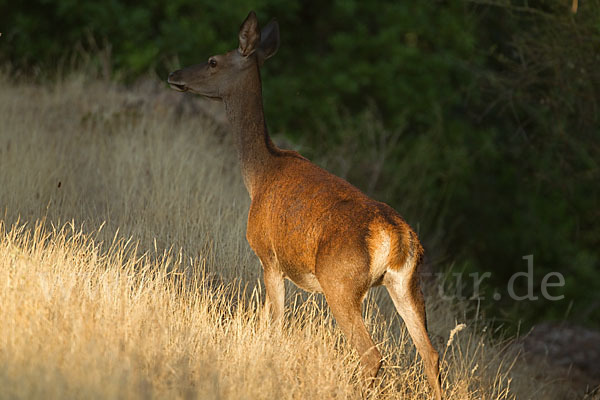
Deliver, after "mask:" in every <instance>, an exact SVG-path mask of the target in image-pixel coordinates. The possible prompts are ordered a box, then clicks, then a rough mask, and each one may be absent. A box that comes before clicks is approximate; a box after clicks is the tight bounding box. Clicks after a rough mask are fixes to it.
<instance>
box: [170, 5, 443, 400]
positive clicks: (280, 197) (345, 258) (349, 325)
mask: <svg viewBox="0 0 600 400" xmlns="http://www.w3.org/2000/svg"><path fill="white" fill-rule="evenodd" d="M238 38H239V47H238V48H237V49H235V50H232V51H230V52H228V53H225V54H221V55H215V56H212V57H210V58H209V59H208V62H206V63H205V64H199V65H194V66H191V67H188V68H185V69H181V70H178V71H175V72H173V73H171V74H170V75H169V78H168V83H169V84H170V86H171V87H172V88H173V89H176V90H178V91H182V92H185V91H189V92H192V93H196V94H199V95H202V96H205V97H209V98H215V99H220V100H222V101H223V103H224V105H225V110H226V113H227V118H228V120H229V122H230V123H231V127H232V129H233V131H234V135H235V145H236V148H237V153H238V157H239V161H240V165H241V169H242V176H243V179H244V184H245V186H246V188H247V189H248V193H249V195H250V198H251V205H250V210H249V213H248V227H247V232H246V238H247V240H248V243H249V244H250V246H251V247H252V249H253V250H254V252H255V253H256V255H257V256H258V258H259V259H260V261H261V264H262V267H263V270H264V283H265V288H266V301H265V308H266V310H267V311H268V312H269V313H270V314H271V315H272V317H273V319H275V320H278V319H279V318H281V317H282V314H283V309H284V290H285V289H284V278H287V279H290V280H292V281H293V282H294V283H295V284H296V285H298V286H299V287H301V288H303V289H305V290H308V291H316V292H322V293H323V294H324V295H325V299H326V300H327V303H328V305H329V307H330V308H331V311H332V313H333V316H334V317H335V319H336V321H337V324H338V325H339V327H340V328H341V329H342V331H343V332H344V334H345V335H346V337H347V338H348V340H349V341H350V343H351V344H352V345H353V346H354V348H355V349H356V350H357V351H358V353H359V355H360V361H361V366H362V373H363V375H364V377H365V378H366V379H367V380H370V381H371V382H372V379H373V378H375V376H376V375H377V372H378V371H379V368H380V366H381V353H380V352H379V350H378V349H377V347H376V346H375V343H373V340H372V339H371V336H370V335H369V333H368V332H367V329H366V327H365V324H364V321H363V318H362V302H363V299H364V298H365V295H366V293H367V291H368V290H369V288H371V287H372V286H376V285H381V284H383V285H385V286H386V288H387V290H388V292H389V294H390V296H391V298H392V300H393V302H394V305H395V306H396V309H397V310H398V313H400V315H401V316H402V319H403V320H404V322H405V324H406V327H407V328H408V332H409V333H410V335H411V337H412V339H413V342H414V344H415V346H416V347H417V350H418V352H419V354H420V355H421V357H422V358H423V361H424V365H425V372H426V375H427V378H428V381H429V383H430V385H431V387H432V389H433V393H434V396H435V398H436V399H441V398H442V389H441V382H440V376H439V361H438V360H439V355H438V353H437V351H436V350H435V349H434V348H433V346H432V344H431V342H430V340H429V336H428V334H427V327H426V316H425V303H424V300H423V294H422V293H421V288H420V280H419V275H418V272H417V268H418V266H419V264H420V261H421V258H422V255H423V248H422V247H421V244H420V242H419V239H418V238H417V235H416V234H415V232H414V231H413V230H412V229H411V228H410V226H408V224H407V223H406V222H405V221H404V220H403V219H402V217H400V215H399V214H398V213H397V212H396V211H394V210H393V209H392V208H391V207H390V206H388V205H387V204H384V203H380V202H378V201H375V200H372V199H370V198H369V197H368V196H367V195H365V194H364V193H362V192H361V191H360V190H358V189H357V188H355V187H354V186H352V185H351V184H349V183H348V182H346V181H345V180H343V179H341V178H339V177H337V176H335V175H332V174H330V173H329V172H327V171H325V170H324V169H322V168H320V167H318V166H316V165H315V164H313V163H311V162H310V161H308V160H307V159H306V158H304V157H302V156H301V155H300V154H298V153H297V152H295V151H290V150H282V149H279V148H278V147H277V146H276V145H275V144H274V143H273V142H272V141H271V139H270V137H269V134H268V132H267V129H266V125H265V117H264V112H263V102H262V84H261V79H260V71H259V69H260V66H261V65H262V64H263V63H264V62H265V60H267V59H268V58H269V57H271V56H273V55H274V54H275V52H276V51H277V49H278V48H279V25H278V24H277V22H276V21H272V22H270V23H269V24H268V25H266V26H265V27H264V28H263V29H262V31H260V30H259V27H258V20H257V18H256V15H255V13H254V12H250V14H249V15H248V17H247V18H246V20H245V21H244V22H243V23H242V26H241V28H240V31H239V36H238Z"/></svg>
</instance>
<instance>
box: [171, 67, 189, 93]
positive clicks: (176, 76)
mask: <svg viewBox="0 0 600 400" xmlns="http://www.w3.org/2000/svg"><path fill="white" fill-rule="evenodd" d="M167 83H168V84H169V85H170V86H171V88H172V89H175V90H177V91H180V92H185V91H186V90H187V87H186V86H185V82H182V80H181V70H179V71H175V72H171V73H170V74H169V77H168V78H167Z"/></svg>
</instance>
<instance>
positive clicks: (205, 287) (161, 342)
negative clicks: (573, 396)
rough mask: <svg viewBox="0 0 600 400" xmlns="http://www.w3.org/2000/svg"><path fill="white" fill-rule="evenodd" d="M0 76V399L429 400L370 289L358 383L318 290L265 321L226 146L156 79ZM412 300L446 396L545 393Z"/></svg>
mask: <svg viewBox="0 0 600 400" xmlns="http://www.w3.org/2000/svg"><path fill="white" fill-rule="evenodd" d="M0 84H1V85H2V87H3V90H2V91H1V92H0V120H2V127H0V129H1V130H0V207H1V209H2V212H1V213H0V398H7V399H22V398H44V399H46V398H85V399H90V398H186V399H187V398H200V399H212V398H215V399H216V398H227V399H230V398H244V399H246V398H249V399H254V398H257V399H271V398H273V399H280V398H300V399H309V398H310V399H312V398H315V399H321V398H323V399H325V398H334V397H335V398H364V397H365V396H367V395H368V396H369V397H370V398H382V399H395V398H398V399H425V398H427V395H428V387H427V383H426V381H425V379H424V376H423V374H422V365H421V362H420V359H419V358H418V357H416V356H415V351H414V347H413V346H412V343H411V341H410V339H409V338H408V336H407V334H406V332H405V330H404V328H403V325H402V322H401V321H400V320H399V318H398V317H397V316H396V313H395V311H394V309H393V306H392V304H391V301H390V300H389V298H388V297H387V294H386V293H385V292H384V291H382V290H381V289H377V290H374V291H373V294H372V295H371V296H369V298H368V300H367V303H366V304H367V307H366V309H367V310H366V315H367V320H368V324H369V329H370V330H371V331H373V332H374V337H375V338H376V341H377V342H378V343H379V344H380V347H381V349H382V352H383V353H384V354H385V355H386V357H387V359H386V360H385V366H384V368H383V371H382V373H381V375H380V376H381V380H380V382H379V385H378V386H377V387H376V388H375V390H374V391H373V392H372V393H370V394H366V393H365V392H364V391H363V390H362V389H361V387H360V384H359V383H358V382H357V378H356V377H357V374H356V371H357V368H358V360H357V357H356V355H355V354H354V353H353V352H352V351H351V350H350V348H349V347H348V346H347V344H346V342H345V340H344V339H343V336H342V335H341V333H340V332H339V330H338V329H337V328H336V327H335V323H334V321H333V319H332V318H331V317H330V316H329V314H328V312H327V307H326V306H325V305H324V303H323V300H322V297H321V296H318V295H317V296H309V295H304V294H301V293H300V292H299V291H297V290H295V289H293V288H292V287H291V285H288V288H289V289H290V290H288V296H287V305H288V309H287V316H286V323H285V326H284V327H283V328H282V329H276V328H275V327H273V326H270V325H269V323H268V321H266V319H265V318H263V316H262V313H261V311H260V304H261V302H262V301H263V297H264V296H263V293H262V290H261V286H260V284H259V278H260V267H259V263H258V261H257V260H256V258H255V256H254V255H253V254H252V252H251V250H250V249H249V247H248V245H247V244H246V242H245V235H244V230H245V215H246V211H247V207H248V199H247V195H246V193H245V190H244V188H243V185H242V183H241V178H240V176H239V172H238V169H237V165H236V161H235V156H234V154H233V151H232V149H231V147H230V146H229V142H228V140H227V139H218V138H217V137H216V136H215V135H214V134H213V132H214V130H215V127H214V126H211V124H210V123H209V122H208V121H207V120H206V119H203V118H200V117H194V116H193V115H190V114H189V113H185V112H184V113H183V115H181V116H179V117H177V116H176V115H175V113H174V112H172V111H171V109H175V108H176V106H175V104H173V103H172V102H175V101H178V100H174V99H178V98H177V97H172V98H171V97H169V95H168V94H165V93H162V90H165V91H166V90H167V89H160V90H159V92H158V93H157V92H156V91H152V90H149V89H144V90H142V89H139V90H137V91H131V90H130V91H124V90H122V89H119V88H117V87H115V86H113V85H111V84H108V83H102V82H99V81H96V80H93V79H86V78H84V77H83V76H79V75H73V76H70V77H69V78H68V79H65V80H62V81H61V82H59V83H56V84H54V85H53V86H44V87H38V86H33V85H28V84H14V83H12V82H10V81H9V80H8V79H7V76H6V75H4V76H1V77H0ZM428 307H429V321H430V330H431V332H432V335H433V337H434V343H435V344H436V346H437V347H438V349H440V350H441V354H442V356H443V362H442V364H443V365H442V371H443V372H442V373H443V381H444V387H445V390H446V393H447V397H448V398H449V399H512V398H518V399H528V398H540V399H541V398H544V399H551V398H560V396H561V395H560V394H559V391H558V390H557V388H556V387H555V385H552V384H550V383H548V382H544V381H540V380H535V379H532V378H531V376H529V375H528V374H529V372H528V371H529V370H528V368H527V367H526V366H524V365H521V364H522V363H521V362H520V361H519V359H518V357H517V354H516V350H515V349H514V348H513V347H511V346H508V345H506V344H499V343H496V342H494V341H493V340H491V339H490V337H489V335H488V333H486V329H487V327H486V326H485V325H484V324H483V323H482V322H481V321H465V320H464V319H465V318H464V317H463V315H464V314H463V313H461V312H460V311H459V308H460V305H458V306H457V305H451V304H448V303H447V302H444V301H442V300H438V299H436V298H435V296H428ZM457 320H460V321H461V322H465V323H466V327H463V328H464V329H463V328H456V327H457ZM453 328H456V329H455V330H454V332H453V333H452V334H451V331H452V330H453ZM450 337H451V340H449V339H450Z"/></svg>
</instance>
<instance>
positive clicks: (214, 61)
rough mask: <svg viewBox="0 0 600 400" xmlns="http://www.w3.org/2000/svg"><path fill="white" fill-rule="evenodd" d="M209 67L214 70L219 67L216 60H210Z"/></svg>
mask: <svg viewBox="0 0 600 400" xmlns="http://www.w3.org/2000/svg"><path fill="white" fill-rule="evenodd" d="M208 65H210V67H211V68H214V67H216V66H217V60H215V59H214V58H211V59H210V60H208Z"/></svg>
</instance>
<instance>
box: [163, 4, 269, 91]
mask: <svg viewBox="0 0 600 400" xmlns="http://www.w3.org/2000/svg"><path fill="white" fill-rule="evenodd" d="M238 39H239V45H238V48H237V49H235V50H231V51H229V52H227V53H225V54H218V55H214V56H211V57H209V59H208V61H207V62H206V63H204V64H197V65H193V66H191V67H187V68H184V69H180V70H178V71H175V72H172V73H171V74H169V78H168V80H167V82H168V83H169V85H171V88H173V89H175V90H178V91H181V92H186V91H189V92H192V93H196V94H199V95H202V96H206V97H209V98H216V99H223V98H224V97H227V96H228V95H229V94H230V93H231V92H232V91H233V90H234V89H235V88H236V87H239V86H240V82H244V81H245V80H246V79H247V74H250V73H256V71H257V70H258V67H259V66H261V65H262V64H263V63H264V61H265V60H266V59H268V58H270V57H272V56H273V55H274V54H275V53H276V52H277V49H278V48H279V24H278V23H277V21H275V20H273V21H271V22H269V23H268V24H267V25H266V26H265V27H264V28H263V29H262V31H260V30H259V28H258V19H257V18H256V14H255V13H254V11H250V13H249V14H248V16H247V17H246V19H245V20H244V22H243V23H242V26H241V27H240V32H239V34H238Z"/></svg>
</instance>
